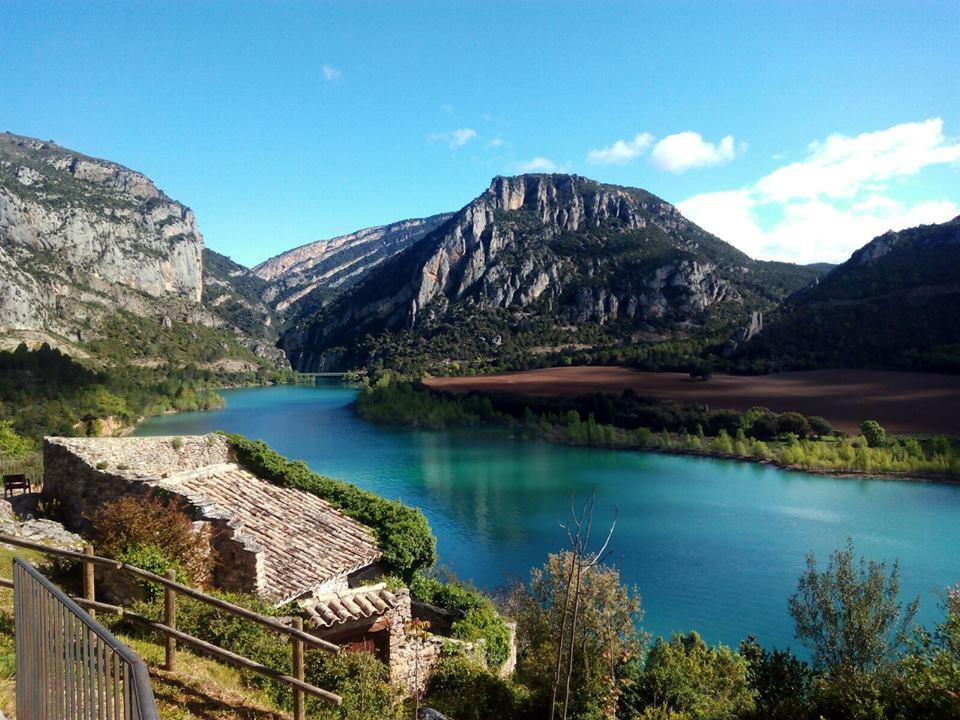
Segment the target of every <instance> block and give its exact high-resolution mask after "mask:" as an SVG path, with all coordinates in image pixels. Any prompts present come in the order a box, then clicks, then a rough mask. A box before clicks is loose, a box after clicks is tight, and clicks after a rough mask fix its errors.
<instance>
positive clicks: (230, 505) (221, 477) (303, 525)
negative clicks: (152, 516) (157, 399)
mask: <svg viewBox="0 0 960 720" xmlns="http://www.w3.org/2000/svg"><path fill="white" fill-rule="evenodd" d="M151 484H153V485H155V486H156V487H160V488H164V489H167V490H170V491H171V492H176V493H178V494H180V495H184V496H186V497H187V499H188V500H189V501H190V502H191V503H193V504H195V505H197V506H199V507H200V508H201V509H202V511H203V514H204V516H206V517H221V518H224V519H227V520H228V522H229V525H230V526H231V527H232V528H233V530H234V537H236V538H237V539H240V540H243V541H246V542H247V543H250V541H251V540H252V541H253V543H255V544H256V545H259V546H260V548H262V550H263V552H264V555H263V557H264V574H265V578H266V585H267V589H268V590H269V593H270V595H272V596H274V597H275V599H278V600H281V599H282V600H288V599H291V598H293V597H296V596H298V595H301V594H303V593H305V592H308V591H311V590H314V589H316V588H318V587H319V586H320V585H322V584H323V583H324V582H325V581H327V580H329V579H331V578H334V577H337V576H340V575H344V574H346V573H349V572H352V571H354V570H357V569H359V568H362V567H365V566H367V565H370V564H371V563H373V562H375V561H376V560H377V559H378V558H379V557H380V555H381V551H380V549H379V548H378V547H377V544H376V540H375V539H374V537H373V534H372V533H371V532H370V530H369V529H367V528H366V527H365V526H363V525H361V524H359V523H357V522H355V521H354V520H351V519H350V518H348V517H346V516H345V515H343V514H341V513H340V512H339V511H337V510H335V509H334V508H333V507H332V506H331V505H329V504H328V503H327V502H325V501H324V500H321V499H320V498H318V497H316V496H315V495H311V494H310V493H307V492H303V491H301V490H293V489H289V488H283V487H279V486H277V485H274V484H272V483H269V482H266V481H265V480H261V479H260V478H258V477H256V476H255V475H253V474H251V473H249V472H247V471H246V470H244V469H242V468H240V467H239V466H237V465H235V464H233V463H222V464H218V465H207V466H205V467H201V468H197V469H196V470H188V471H184V472H180V473H176V474H174V475H170V476H168V477H166V478H163V479H161V480H157V481H154V482H153V483H151Z"/></svg>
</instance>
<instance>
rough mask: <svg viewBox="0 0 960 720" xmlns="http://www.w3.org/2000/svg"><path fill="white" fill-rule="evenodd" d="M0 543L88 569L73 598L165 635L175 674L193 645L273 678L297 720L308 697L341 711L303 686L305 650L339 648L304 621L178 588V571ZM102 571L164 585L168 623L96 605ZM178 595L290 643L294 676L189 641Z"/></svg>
mask: <svg viewBox="0 0 960 720" xmlns="http://www.w3.org/2000/svg"><path fill="white" fill-rule="evenodd" d="M0 543H4V544H7V545H13V546H15V547H22V548H29V549H31V550H36V551H39V552H41V553H44V554H47V555H56V556H59V557H66V558H71V559H73V560H76V561H77V562H81V563H83V597H77V598H73V600H74V601H75V602H76V603H77V604H78V605H80V606H81V607H83V608H85V609H87V610H88V611H89V612H90V614H91V615H94V616H95V615H96V613H97V611H98V610H99V611H101V612H106V613H112V614H115V615H119V616H121V617H123V618H125V619H128V620H131V621H133V622H134V623H137V624H139V625H142V626H143V627H146V628H148V629H150V630H153V631H154V632H156V633H158V634H160V635H161V636H163V637H164V640H165V657H164V660H165V662H164V669H165V670H171V671H172V670H175V669H176V667H177V642H178V641H179V642H182V643H183V644H184V645H189V646H190V647H192V648H193V649H195V650H198V651H199V652H201V653H204V654H207V655H210V656H212V657H215V658H217V659H219V660H222V661H224V662H226V663H229V664H231V665H235V666H237V667H240V668H242V669H244V670H249V671H251V672H253V673H256V674H258V675H262V676H264V677H267V678H270V679H271V680H275V681H277V682H279V683H282V684H284V685H287V686H289V687H290V688H292V690H293V704H294V718H295V720H303V717H304V694H308V695H313V696H315V697H318V698H321V699H323V700H325V701H327V702H330V703H333V704H336V705H339V704H340V703H341V697H340V696H339V695H337V694H335V693H332V692H329V691H327V690H323V689H321V688H318V687H316V686H314V685H311V684H310V683H307V682H305V680H304V663H303V653H304V647H305V646H309V647H314V648H320V649H322V650H326V651H328V652H331V653H337V652H339V648H338V647H337V646H336V645H334V644H333V643H330V642H327V641H326V640H321V639H320V638H318V637H315V636H314V635H311V634H309V633H306V632H304V631H303V620H302V619H301V618H299V617H297V618H293V627H291V626H290V625H285V624H283V623H282V622H279V621H278V620H276V619H275V618H271V617H267V616H265V615H260V614H259V613H255V612H253V611H252V610H248V609H246V608H244V607H240V606H239V605H234V604H233V603H231V602H227V601H226V600H223V599H221V598H217V597H213V596H212V595H208V594H206V593H204V592H201V591H200V590H197V589H195V588H192V587H189V586H187V585H183V584H181V583H178V582H177V581H176V580H174V579H173V571H169V572H168V573H167V577H161V576H159V575H155V574H154V573H151V572H148V571H147V570H143V569H141V568H138V567H134V566H133V565H127V564H126V563H121V562H119V561H117V560H113V559H110V558H104V557H98V556H96V555H94V554H93V548H92V547H91V546H89V545H88V546H87V547H86V548H85V549H84V552H82V553H80V552H76V551H74V550H62V549H59V548H51V547H47V546H46V545H41V544H39V543H35V542H30V541H28V540H22V539H21V538H17V537H13V536H10V535H3V534H0ZM96 565H102V566H105V567H109V568H112V569H113V570H117V571H120V572H125V573H128V574H131V575H133V576H135V577H138V578H141V579H143V580H147V581H149V582H152V583H156V584H157V585H160V586H161V587H162V588H163V590H164V621H163V622H162V623H161V622H154V621H153V620H151V619H150V618H147V617H144V616H143V615H139V614H137V613H135V612H132V611H130V610H129V609H126V608H124V607H121V606H119V605H110V604H107V603H102V602H98V601H97V599H96V588H95V581H94V567H95V566H96ZM0 587H9V588H12V587H13V582H12V581H11V580H7V579H4V578H0ZM177 595H186V596H187V597H189V598H192V599H194V600H198V601H199V602H202V603H205V604H207V605H211V606H213V607H215V608H217V609H219V610H222V611H223V612H226V613H229V614H231V615H234V616H236V617H240V618H243V619H245V620H249V621H250V622H254V623H257V624H259V625H262V626H264V627H266V628H267V629H268V630H271V631H272V632H275V633H277V634H280V635H285V636H287V637H288V638H289V639H290V644H291V650H292V652H291V673H292V674H290V675H288V674H286V673H284V672H282V671H280V670H276V669H274V668H271V667H267V666H266V665H262V664H260V663H258V662H255V661H254V660H250V659H249V658H246V657H243V656H242V655H237V654H236V653H233V652H231V651H229V650H226V649H225V648H222V647H218V646H217V645H214V644H212V643H208V642H206V641H205V640H201V639H200V638H197V637H194V636H192V635H188V634H187V633H185V632H182V631H180V630H177Z"/></svg>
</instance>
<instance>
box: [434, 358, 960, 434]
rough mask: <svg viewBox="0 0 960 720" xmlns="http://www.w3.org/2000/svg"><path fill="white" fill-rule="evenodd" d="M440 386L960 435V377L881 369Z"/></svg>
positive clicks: (625, 374) (449, 381)
mask: <svg viewBox="0 0 960 720" xmlns="http://www.w3.org/2000/svg"><path fill="white" fill-rule="evenodd" d="M426 384H427V385H428V386H430V387H433V388H436V389H438V390H447V391H453V392H466V391H469V390H495V391H500V392H512V393H519V394H526V395H541V396H550V395H559V396H566V397H573V396H576V395H584V394H587V393H594V392H603V393H613V394H620V393H621V392H623V391H624V390H626V389H627V388H630V389H632V390H634V391H635V392H636V393H637V394H638V395H641V396H644V397H653V398H659V399H665V400H675V401H677V402H682V403H707V404H708V405H709V406H710V407H711V408H727V409H730V410H746V409H748V408H750V407H754V406H756V405H761V406H763V407H767V408H770V409H771V410H775V411H777V412H786V411H788V410H793V411H796V412H800V413H803V414H804V415H821V416H823V417H825V418H827V420H829V421H830V422H831V423H833V425H834V426H835V427H837V428H839V429H840V430H844V431H846V432H848V433H856V432H857V430H858V428H859V425H860V423H861V422H863V421H864V420H868V419H869V420H877V421H878V422H879V423H880V424H881V425H883V426H884V427H885V428H886V429H887V430H888V431H890V432H895V433H945V434H949V435H955V434H958V433H960V376H956V375H934V374H924V373H910V372H881V371H873V370H816V371H811V372H791V373H779V374H775V375H761V376H739V375H714V376H713V378H712V379H711V380H709V381H707V382H702V381H699V380H693V379H691V378H690V377H689V376H687V375H685V374H683V373H654V372H642V371H637V370H631V369H629V368H623V367H563V368H549V369H546V370H530V371H527V372H516V373H503V374H500V375H484V376H481V377H455V378H431V379H429V380H427V381H426Z"/></svg>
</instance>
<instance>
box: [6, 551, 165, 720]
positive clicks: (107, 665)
mask: <svg viewBox="0 0 960 720" xmlns="http://www.w3.org/2000/svg"><path fill="white" fill-rule="evenodd" d="M13 598H14V616H15V620H14V622H15V623H16V650H17V717H18V718H19V719H20V720H61V718H65V719H67V720H157V707H156V703H155V701H154V698H153V690H152V688H151V687H150V677H149V675H148V673H147V668H146V666H145V665H144V663H143V660H141V659H140V658H139V657H138V656H137V655H136V654H135V653H134V652H133V651H131V650H130V649H129V648H127V647H126V646H125V645H124V644H123V643H121V642H120V641H119V640H117V638H115V637H114V636H113V634H112V633H110V631H109V630H107V629H106V628H105V627H103V625H101V624H100V623H98V622H97V621H96V620H94V619H93V618H92V617H91V616H90V615H89V614H88V613H87V612H85V611H84V610H83V609H82V608H81V607H80V606H79V605H78V604H77V603H76V602H74V601H73V600H71V599H70V598H69V597H68V596H67V595H66V594H65V593H64V592H63V591H62V590H60V589H59V588H57V587H56V586H55V585H54V584H53V583H51V582H50V581H49V580H47V578H45V577H44V576H43V575H41V574H40V573H39V572H37V570H36V569H35V568H34V567H33V566H31V565H30V563H28V562H26V561H25V560H23V559H21V558H16V559H15V560H14V561H13Z"/></svg>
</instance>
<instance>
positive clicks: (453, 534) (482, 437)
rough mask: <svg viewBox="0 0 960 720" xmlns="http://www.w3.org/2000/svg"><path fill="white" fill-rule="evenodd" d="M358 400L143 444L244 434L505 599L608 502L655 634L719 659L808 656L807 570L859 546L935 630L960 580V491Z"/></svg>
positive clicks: (329, 399) (238, 420) (205, 417)
mask: <svg viewBox="0 0 960 720" xmlns="http://www.w3.org/2000/svg"><path fill="white" fill-rule="evenodd" d="M354 394H355V391H354V390H353V389H351V388H347V387H343V386H339V385H329V386H324V387H317V388H313V387H298V386H281V387H273V388H254V389H242V390H230V391H225V392H224V393H223V395H224V397H225V398H226V400H227V406H226V408H224V409H222V410H217V411H213V412H200V413H185V414H181V415H171V416H165V417H158V418H153V419H150V420H148V421H147V422H145V423H144V424H143V425H142V426H141V428H140V429H139V430H138V433H137V434H139V435H190V434H196V433H205V432H210V431H212V430H225V431H227V432H238V433H242V434H244V435H246V436H248V437H251V438H259V439H262V440H265V441H266V442H268V443H269V444H270V445H271V446H273V447H274V448H275V449H276V450H277V451H278V452H280V453H282V454H284V455H287V456H289V457H292V458H299V459H302V460H304V461H306V462H307V463H308V464H309V465H310V466H311V467H312V468H313V469H314V470H316V471H317V472H320V473H323V474H326V475H331V476H333V477H337V478H342V479H344V480H349V481H350V482H353V483H355V484H357V485H359V486H361V487H364V488H367V489H369V490H373V491H374V492H377V493H379V494H380V495H383V496H385V497H390V498H399V499H400V500H402V501H403V502H405V503H407V504H410V505H415V506H417V507H419V508H421V509H422V510H423V512H424V513H425V514H426V516H427V518H428V519H429V520H430V524H431V526H432V527H433V530H434V532H435V533H436V535H437V538H438V542H439V550H440V555H441V560H442V562H443V563H444V564H445V565H447V566H448V567H450V568H451V569H453V570H454V571H455V572H456V574H457V575H458V576H460V577H462V578H468V579H471V580H473V581H474V582H476V583H477V584H478V585H480V586H482V587H486V588H491V587H494V586H497V585H501V584H503V583H504V582H505V581H506V580H507V579H508V578H510V577H525V576H526V575H527V573H528V571H529V569H530V568H531V567H532V566H534V565H539V564H542V562H543V561H544V559H545V557H546V555H547V553H549V552H552V551H555V550H557V549H558V548H559V547H560V546H561V545H562V544H563V542H564V540H565V534H564V531H563V530H561V528H560V527H559V525H558V523H559V522H560V521H562V520H564V519H565V518H566V516H567V514H568V512H569V503H570V494H571V492H574V493H576V495H577V497H578V498H581V499H582V498H584V497H585V496H586V495H587V494H588V493H589V492H590V489H591V488H592V487H594V486H596V488H597V494H598V510H597V514H596V519H597V522H598V523H599V524H601V525H604V524H605V523H606V521H607V520H608V519H609V518H610V517H612V514H613V510H614V507H616V508H617V510H618V513H619V520H618V523H617V528H616V532H615V534H614V542H613V550H614V554H613V557H612V558H611V562H614V563H615V564H616V565H618V566H619V568H620V570H621V572H622V574H623V577H624V579H625V580H626V581H627V582H629V583H632V584H636V585H637V586H638V587H639V589H640V593H641V595H642V597H643V605H644V608H645V613H646V617H645V619H644V622H643V626H644V628H645V629H646V630H648V631H649V632H651V633H654V634H666V633H669V632H671V631H674V630H686V629H690V628H695V629H697V630H699V631H700V632H701V633H702V634H703V635H704V636H705V637H706V638H707V639H708V640H710V641H711V642H715V641H722V642H725V643H728V644H735V643H737V642H739V641H740V640H741V639H742V638H743V637H744V636H745V635H746V634H747V633H748V632H753V633H755V634H757V636H758V637H759V638H760V640H761V642H763V643H764V644H765V645H776V646H781V647H782V646H787V645H790V646H793V647H794V648H795V649H799V648H796V646H797V643H796V641H795V640H794V638H793V631H792V623H791V620H790V617H789V615H788V613H787V598H788V597H789V595H790V593H791V592H792V591H793V589H794V588H795V586H796V581H797V577H798V575H799V574H800V572H801V570H802V569H803V565H804V555H805V553H807V552H808V551H813V552H815V553H816V554H817V555H818V557H825V556H826V554H827V553H829V552H830V551H831V550H832V549H833V548H836V547H838V546H841V545H843V544H844V543H845V542H846V538H847V536H848V535H849V536H851V537H852V538H853V539H854V542H855V543H856V546H857V550H858V551H859V552H861V553H863V554H866V555H868V556H871V557H875V558H878V559H888V560H894V559H897V558H899V560H900V563H901V568H902V573H901V580H902V586H903V589H904V591H905V594H906V593H909V594H910V595H911V596H913V595H916V594H919V595H921V598H922V601H921V616H922V618H921V619H923V620H930V619H932V618H935V617H938V615H939V610H938V607H937V603H938V599H937V593H938V592H939V591H940V590H942V589H943V588H944V587H946V586H947V585H949V584H953V583H955V582H958V581H960V552H958V548H960V522H957V520H958V517H960V512H958V510H960V486H950V485H937V484H928V483H909V482H894V481H879V480H872V481H871V480H852V479H832V478H823V477H817V476H814V475H806V474H802V473H794V472H786V471H783V470H778V469H776V468H771V467H766V466H761V465H754V464H750V463H737V462H728V461H722V460H710V459H701V458H691V457H682V456H669V455H657V454H648V453H640V452H627V451H614V450H601V449H590V448H569V447H563V446H559V445H551V444H548V443H544V442H539V441H531V440H519V439H516V438H513V437H511V436H510V435H509V434H508V433H507V432H505V431H502V430H497V429H490V430H486V431H481V432H477V431H476V430H473V431H470V432H469V433H468V432H465V431H444V432H422V431H410V430H401V429H396V428H390V427H383V426H379V425H374V424H371V423H367V422H365V421H363V420H361V419H360V418H359V417H357V415H356V414H355V412H354V410H353V408H352V407H351V403H352V401H353V398H354Z"/></svg>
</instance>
